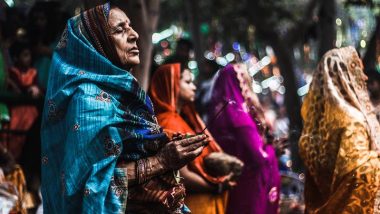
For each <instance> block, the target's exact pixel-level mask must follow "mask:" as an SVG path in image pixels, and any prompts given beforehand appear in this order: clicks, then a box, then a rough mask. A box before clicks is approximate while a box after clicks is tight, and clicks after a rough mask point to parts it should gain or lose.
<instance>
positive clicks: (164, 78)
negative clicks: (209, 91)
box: [150, 64, 242, 214]
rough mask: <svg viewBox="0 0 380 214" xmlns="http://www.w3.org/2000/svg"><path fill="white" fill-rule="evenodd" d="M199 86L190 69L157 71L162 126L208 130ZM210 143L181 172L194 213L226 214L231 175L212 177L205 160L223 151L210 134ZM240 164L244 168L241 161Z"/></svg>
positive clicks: (154, 89)
mask: <svg viewBox="0 0 380 214" xmlns="http://www.w3.org/2000/svg"><path fill="white" fill-rule="evenodd" d="M195 89H196V87H195V85H194V84H193V81H192V74H191V72H190V70H189V69H183V70H181V65H180V64H167V65H163V66H161V67H159V68H158V70H157V71H156V72H155V74H154V76H153V79H152V84H151V88H150V97H151V99H152V102H153V104H154V107H155V112H156V115H157V119H158V123H159V124H160V125H161V126H162V127H163V128H164V129H166V131H168V132H179V133H181V134H187V135H194V134H195V133H199V132H202V130H203V129H204V128H205V125H204V123H203V121H202V120H201V119H200V117H199V115H198V113H197V112H196V111H195V108H194V106H193V103H192V102H193V101H194V97H195ZM205 133H206V134H207V135H208V136H210V143H209V145H208V146H207V147H205V149H204V150H203V152H202V153H201V155H200V156H198V157H197V158H196V159H195V160H194V161H193V162H191V163H190V164H188V165H187V166H185V167H183V168H182V169H181V170H180V173H181V176H182V177H183V178H184V183H185V187H186V189H187V192H188V194H187V196H186V198H185V203H186V205H188V206H189V208H190V210H191V211H192V213H195V214H196V213H207V214H214V213H215V214H216V213H225V208H226V201H227V192H226V191H223V190H224V189H226V188H228V187H230V186H233V185H234V184H235V183H234V182H233V181H232V180H233V179H231V178H232V177H234V176H233V173H232V172H230V174H229V175H228V176H219V177H218V176H212V175H210V174H212V173H211V172H210V171H208V169H209V168H207V166H206V164H205V158H206V157H207V156H209V155H210V154H211V153H216V152H218V153H220V152H222V150H221V148H220V147H219V145H218V144H217V143H216V142H215V140H213V138H212V137H211V135H210V133H209V132H208V131H207V130H206V131H205ZM236 163H237V164H240V166H242V163H241V162H240V161H238V160H237V161H236Z"/></svg>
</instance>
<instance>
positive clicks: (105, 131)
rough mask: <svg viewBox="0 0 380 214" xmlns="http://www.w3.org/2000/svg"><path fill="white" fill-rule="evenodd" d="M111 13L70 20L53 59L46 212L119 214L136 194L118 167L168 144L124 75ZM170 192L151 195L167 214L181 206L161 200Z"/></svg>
mask: <svg viewBox="0 0 380 214" xmlns="http://www.w3.org/2000/svg"><path fill="white" fill-rule="evenodd" d="M111 9H112V6H111V5H110V4H109V3H106V4H104V5H100V6H97V7H95V8H93V9H90V10H87V11H84V12H82V13H81V14H80V15H78V16H75V17H73V18H71V19H69V20H68V22H67V26H66V29H65V30H64V32H63V34H62V37H61V40H60V41H59V43H58V45H57V47H56V49H55V52H54V55H53V60H52V65H51V67H50V74H49V75H50V76H49V83H48V89H47V92H46V101H45V106H44V113H43V121H42V130H41V135H42V152H41V155H42V195H43V203H44V210H46V211H47V212H52V213H58V212H61V213H62V212H63V213H70V212H82V213H95V212H96V213H124V212H125V210H126V206H127V205H126V204H127V197H128V198H132V199H133V197H132V196H131V195H133V194H132V193H131V190H130V189H128V188H127V187H128V185H127V177H126V174H125V173H124V171H123V170H122V169H120V168H117V167H116V164H117V162H118V161H124V162H129V161H136V160H139V159H141V158H146V157H149V156H152V155H154V154H155V153H156V152H157V150H158V149H159V148H160V147H161V146H162V142H163V141H166V135H165V134H164V133H163V132H162V129H161V128H160V126H159V125H158V124H157V120H156V118H155V116H154V111H153V107H152V103H151V101H150V99H149V97H148V96H147V94H146V93H145V91H144V90H143V89H142V88H141V87H140V86H139V84H138V82H137V81H136V79H135V78H134V77H133V76H132V75H131V74H130V73H129V72H128V71H126V70H124V69H123V68H122V66H124V65H122V60H121V59H120V58H119V57H118V54H117V50H116V48H115V41H113V39H112V37H111V36H110V26H109V24H108V22H107V21H108V16H109V14H110V11H111ZM124 67H125V66H124ZM143 189H144V188H143ZM173 189H174V188H173ZM140 190H141V189H140ZM161 190H162V191H161ZM171 190H172V189H171V187H170V186H169V187H168V189H165V188H162V189H160V191H156V192H155V194H156V196H157V195H158V197H161V199H162V198H164V199H165V200H166V199H168V200H169V201H168V200H166V203H167V204H166V205H168V206H169V208H173V207H174V206H176V204H175V203H177V202H178V201H177V199H174V198H172V199H173V200H171V199H170V197H169V198H166V196H168V195H169V196H173V195H175V194H172V193H173V192H172V191H171ZM141 191H143V190H141ZM173 197H174V196H173ZM145 199H146V198H145ZM150 199H152V200H154V199H157V197H156V198H150ZM170 203H172V204H170Z"/></svg>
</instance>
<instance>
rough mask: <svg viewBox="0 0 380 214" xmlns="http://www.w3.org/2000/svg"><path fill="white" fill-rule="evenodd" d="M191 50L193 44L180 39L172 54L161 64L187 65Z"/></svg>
mask: <svg viewBox="0 0 380 214" xmlns="http://www.w3.org/2000/svg"><path fill="white" fill-rule="evenodd" d="M192 50H193V43H192V42H191V41H190V40H188V39H184V38H181V39H179V40H178V41H177V46H176V48H175V52H174V54H172V55H171V56H169V57H168V58H166V59H165V61H164V63H163V64H170V63H181V64H184V65H187V63H188V62H189V60H190V52H191V51H192Z"/></svg>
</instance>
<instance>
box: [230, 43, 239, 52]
mask: <svg viewBox="0 0 380 214" xmlns="http://www.w3.org/2000/svg"><path fill="white" fill-rule="evenodd" d="M232 48H233V49H234V50H235V51H239V50H240V44H239V43H238V42H234V43H233V44H232Z"/></svg>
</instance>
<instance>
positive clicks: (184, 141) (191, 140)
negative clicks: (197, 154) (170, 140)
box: [178, 134, 207, 147]
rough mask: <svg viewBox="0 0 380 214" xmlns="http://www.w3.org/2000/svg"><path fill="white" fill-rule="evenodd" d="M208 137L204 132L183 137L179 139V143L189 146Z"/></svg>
mask: <svg viewBox="0 0 380 214" xmlns="http://www.w3.org/2000/svg"><path fill="white" fill-rule="evenodd" d="M206 138H207V136H206V135H204V134H202V135H196V136H193V137H189V138H186V139H182V140H180V141H178V143H179V144H180V145H181V146H183V147H187V146H190V145H191V144H193V143H195V142H199V141H203V140H204V139H206Z"/></svg>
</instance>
